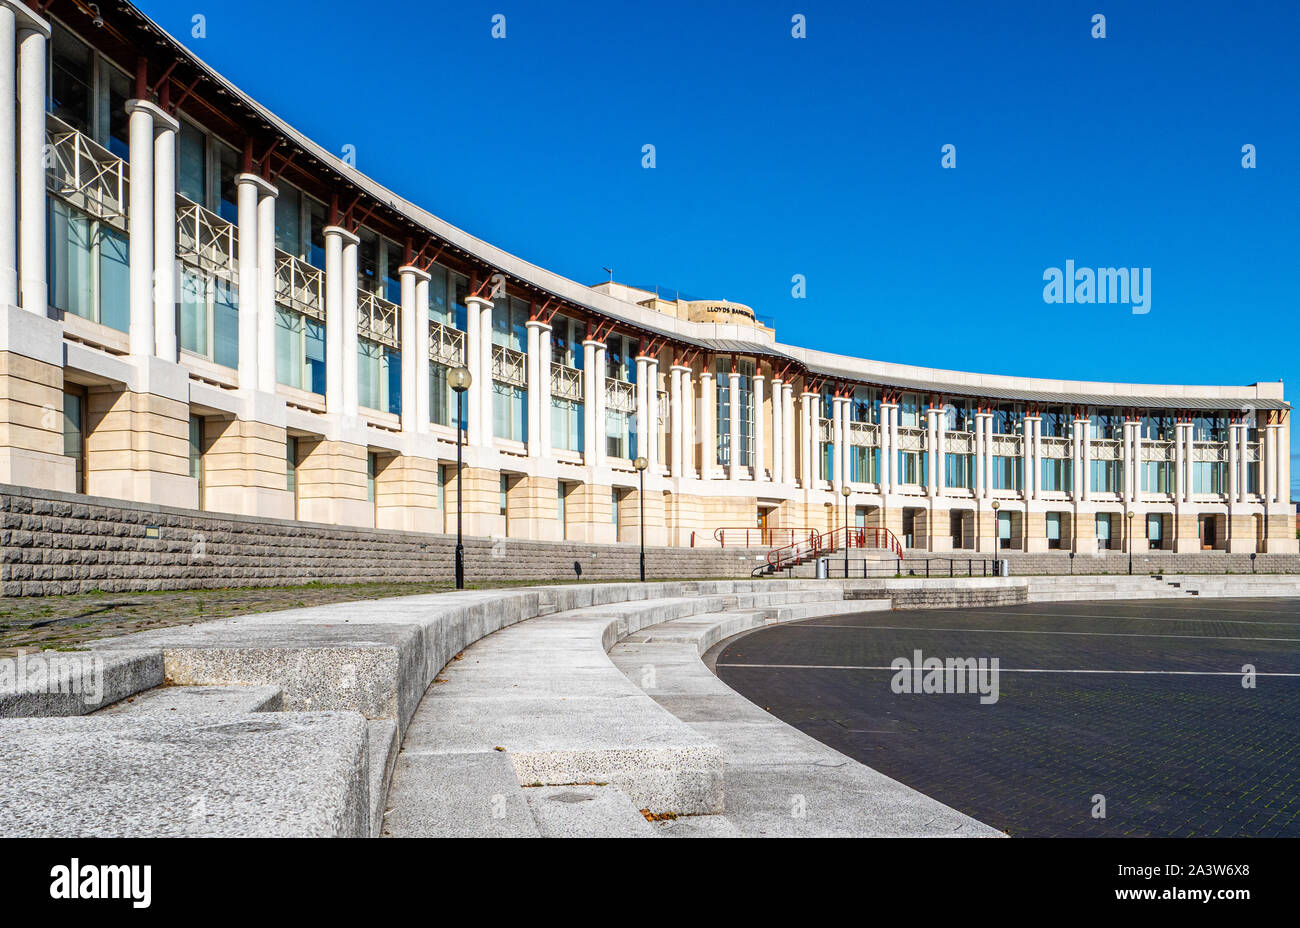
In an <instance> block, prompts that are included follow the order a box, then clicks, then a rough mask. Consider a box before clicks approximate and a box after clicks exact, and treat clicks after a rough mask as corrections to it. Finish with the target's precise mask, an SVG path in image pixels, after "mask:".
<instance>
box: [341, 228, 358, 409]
mask: <svg viewBox="0 0 1300 928" xmlns="http://www.w3.org/2000/svg"><path fill="white" fill-rule="evenodd" d="M360 244H361V239H359V238H357V237H356V236H355V235H353V236H351V237H349V238H346V239H344V240H343V264H342V268H343V271H342V274H341V277H342V280H343V314H342V315H343V414H344V415H345V416H355V415H356V414H357V410H358V408H359V403H358V393H357V387H358V384H357V342H358V339H357V326H358V324H359V323H360V321H361V320H360V317H359V316H358V311H357V250H358V246H359V245H360Z"/></svg>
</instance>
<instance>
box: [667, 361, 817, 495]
mask: <svg viewBox="0 0 1300 928" xmlns="http://www.w3.org/2000/svg"><path fill="white" fill-rule="evenodd" d="M715 372H716V376H715V378H714V379H715V380H716V381H717V385H716V386H717V398H718V401H717V405H718V419H717V427H716V429H715V430H714V431H715V434H716V436H717V453H718V463H719V464H720V465H721V466H723V467H726V466H728V465H730V464H731V403H732V400H733V397H732V395H731V360H730V359H729V358H718V359H717V365H716V367H715ZM736 373H737V374H739V375H740V377H739V380H738V382H737V396H736V397H735V398H734V399H735V402H736V403H737V404H738V407H739V422H738V425H739V435H738V438H739V443H740V448H739V452H740V458H739V461H738V463H739V464H740V466H742V467H750V466H752V465H753V463H754V362H753V361H749V360H737V361H736ZM656 399H657V398H656ZM828 479H829V478H828Z"/></svg>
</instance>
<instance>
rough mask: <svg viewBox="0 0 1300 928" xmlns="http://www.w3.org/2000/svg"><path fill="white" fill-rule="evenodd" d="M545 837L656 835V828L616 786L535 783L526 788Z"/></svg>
mask: <svg viewBox="0 0 1300 928" xmlns="http://www.w3.org/2000/svg"><path fill="white" fill-rule="evenodd" d="M524 798H525V799H526V800H527V802H528V808H529V810H531V812H532V814H533V819H534V820H535V821H536V822H537V830H538V831H539V832H541V835H542V837H543V838H653V837H656V832H655V830H654V829H653V828H652V827H651V825H650V822H649V821H648V820H647V819H646V818H645V816H644V815H642V814H641V812H640V811H639V810H638V809H637V808H636V806H634V805H633V804H632V801H631V800H630V799H628V797H627V795H626V794H625V793H624V792H623V791H622V790H619V789H617V788H615V787H613V786H535V787H532V788H528V789H525V790H524Z"/></svg>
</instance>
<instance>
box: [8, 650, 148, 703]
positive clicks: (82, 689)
mask: <svg viewBox="0 0 1300 928" xmlns="http://www.w3.org/2000/svg"><path fill="white" fill-rule="evenodd" d="M162 682H163V653H162V651H160V650H157V649H125V650H102V651H101V650H96V651H41V652H39V653H35V654H25V655H23V656H21V657H14V658H0V718H22V717H29V716H35V717H53V716H68V715H86V714H88V713H90V712H94V711H95V710H97V709H100V708H102V707H104V706H107V705H111V704H112V703H115V702H117V701H118V700H121V699H125V698H127V697H128V696H134V695H135V694H136V693H139V692H142V691H143V690H148V689H152V688H153V687H155V686H159V685H161V684H162Z"/></svg>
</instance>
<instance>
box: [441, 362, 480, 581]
mask: <svg viewBox="0 0 1300 928" xmlns="http://www.w3.org/2000/svg"><path fill="white" fill-rule="evenodd" d="M473 382H474V377H473V375H472V374H470V372H469V368H467V367H456V368H453V369H452V370H450V371H448V372H447V386H449V387H451V388H452V389H453V390H455V391H456V589H458V590H463V589H465V545H464V544H463V543H462V540H461V518H460V513H461V509H462V506H461V500H462V499H463V496H462V493H461V486H462V484H463V483H464V481H463V480H462V479H461V453H460V446H461V443H462V440H463V436H464V434H465V391H466V390H468V389H469V385H470V384H471V383H473Z"/></svg>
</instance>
